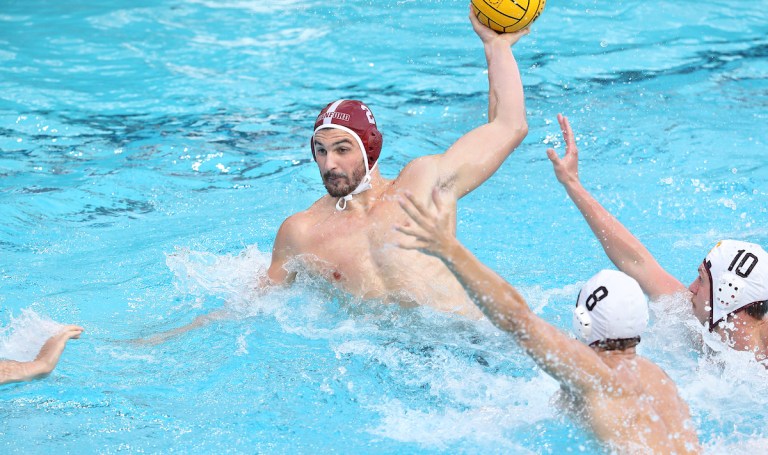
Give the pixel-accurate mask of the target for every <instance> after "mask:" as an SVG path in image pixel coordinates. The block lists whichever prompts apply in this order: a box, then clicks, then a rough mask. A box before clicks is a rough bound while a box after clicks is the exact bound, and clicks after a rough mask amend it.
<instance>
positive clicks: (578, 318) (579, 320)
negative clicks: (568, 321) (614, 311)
mask: <svg viewBox="0 0 768 455" xmlns="http://www.w3.org/2000/svg"><path fill="white" fill-rule="evenodd" d="M573 330H574V331H575V332H576V334H577V335H578V336H579V337H580V338H581V339H582V340H588V339H589V337H590V335H592V318H591V317H590V316H589V311H588V310H587V309H586V308H585V307H583V306H577V307H576V308H574V309H573Z"/></svg>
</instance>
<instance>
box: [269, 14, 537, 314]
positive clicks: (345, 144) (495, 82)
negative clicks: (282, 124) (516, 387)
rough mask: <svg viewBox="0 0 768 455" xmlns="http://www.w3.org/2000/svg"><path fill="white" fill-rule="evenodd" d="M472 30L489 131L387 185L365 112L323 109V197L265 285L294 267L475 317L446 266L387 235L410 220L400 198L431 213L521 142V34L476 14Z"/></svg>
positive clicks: (285, 229) (291, 236)
mask: <svg viewBox="0 0 768 455" xmlns="http://www.w3.org/2000/svg"><path fill="white" fill-rule="evenodd" d="M470 20H471V22H472V26H473V28H474V30H475V32H476V33H477V35H478V36H479V37H480V39H481V40H482V42H483V46H484V49H485V56H486V59H487V64H488V80H489V102H488V120H489V122H488V123H487V124H485V125H482V126H480V127H478V128H476V129H474V130H472V131H470V132H469V133H467V134H465V135H464V136H462V137H461V138H459V139H458V140H457V141H456V142H455V143H454V144H453V145H452V146H451V147H450V148H449V149H448V150H447V151H445V153H443V154H438V155H430V156H424V157H420V158H417V159H415V160H413V161H411V162H410V163H409V164H408V165H406V166H405V168H404V169H403V170H402V171H401V172H400V175H398V176H397V178H395V179H394V180H387V179H384V178H383V177H382V176H381V174H380V173H379V169H378V167H377V163H378V158H379V153H380V151H381V146H382V136H381V133H380V132H379V130H378V127H377V124H376V121H375V119H374V116H373V113H372V112H371V110H370V109H369V108H368V107H367V106H366V105H365V104H363V103H361V102H359V101H354V100H339V101H336V102H333V103H331V104H329V105H328V106H326V107H325V108H324V109H323V110H322V112H321V113H320V115H319V116H318V117H317V120H316V122H315V129H314V134H313V136H312V139H311V149H312V154H313V157H314V159H315V161H316V162H317V166H318V168H319V170H320V174H321V176H322V179H323V183H324V185H325V187H326V189H327V190H328V195H326V196H323V197H322V198H320V199H319V200H318V201H317V202H315V203H314V204H313V205H312V206H311V207H309V208H308V209H307V210H305V211H303V212H300V213H297V214H295V215H292V216H290V217H289V218H288V219H286V220H285V221H284V222H283V224H282V226H281V227H280V229H279V231H278V233H277V236H276V239H275V244H274V248H273V252H272V263H271V265H270V267H269V270H268V278H269V282H270V283H271V284H283V283H290V282H291V281H292V280H293V279H294V277H295V275H296V269H295V268H294V266H295V263H296V262H299V263H300V264H302V266H303V267H308V268H309V269H310V270H311V271H312V272H313V273H316V274H318V275H321V276H323V277H326V278H327V279H328V280H329V281H332V282H334V283H335V284H336V285H337V286H338V287H340V288H341V289H343V290H345V291H347V292H349V293H350V294H353V295H356V296H360V297H363V298H374V299H376V298H381V299H386V300H391V301H404V302H411V303H417V304H423V305H430V306H432V307H435V308H437V309H439V310H442V311H446V312H453V313H458V314H462V315H466V316H470V317H476V318H479V317H480V316H481V315H480V313H479V312H478V310H477V309H476V308H475V307H474V305H472V304H471V302H470V300H469V299H468V297H467V295H466V293H465V292H464V291H463V290H462V287H461V285H460V284H459V283H458V281H456V279H455V278H454V277H453V275H452V274H451V273H450V271H449V270H448V269H447V268H446V267H445V266H444V265H443V264H442V262H440V261H439V260H437V259H435V258H431V257H427V256H424V255H421V254H418V253H416V252H410V251H406V252H404V251H403V250H400V249H398V248H396V247H394V246H393V245H394V244H395V243H396V241H397V237H399V236H400V234H398V233H397V232H394V231H392V229H391V226H392V223H393V222H397V221H398V220H403V219H404V218H405V217H406V215H405V213H403V211H402V209H401V208H400V206H399V204H398V202H397V197H396V195H397V194H398V193H399V192H401V191H403V190H408V191H410V192H411V193H412V194H414V195H415V197H416V198H418V199H419V200H420V201H422V202H423V203H428V202H429V201H431V198H430V194H431V191H432V188H433V187H434V186H436V185H437V186H439V187H440V188H443V190H444V191H445V192H446V194H449V195H450V197H451V198H454V199H459V198H461V197H463V196H465V195H466V194H468V193H469V192H470V191H472V190H474V189H475V188H477V187H478V186H479V185H480V184H482V183H483V182H484V181H486V180H487V179H488V178H489V177H490V176H491V175H493V173H494V172H495V171H496V170H497V169H498V168H499V167H500V166H501V164H502V163H503V162H504V160H505V159H506V158H507V157H508V156H509V155H510V153H512V151H513V150H514V149H515V148H516V147H517V146H518V145H519V144H520V143H521V142H522V141H523V139H524V138H525V136H526V134H527V131H528V129H527V128H528V126H527V123H526V117H525V105H524V98H523V86H522V82H521V80H520V74H519V71H518V67H517V63H516V62H515V59H514V57H513V55H512V52H511V49H510V46H511V45H513V44H514V43H515V42H517V41H518V39H520V37H522V36H523V35H525V34H526V33H527V31H525V32H518V33H514V34H497V33H496V32H494V31H492V30H491V29H489V28H487V27H485V26H483V25H481V24H480V23H479V22H478V21H477V19H476V18H475V16H474V15H473V14H470ZM453 215H454V218H455V213H454V214H453ZM452 229H455V223H454V225H453V226H452Z"/></svg>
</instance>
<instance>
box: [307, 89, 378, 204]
mask: <svg viewBox="0 0 768 455" xmlns="http://www.w3.org/2000/svg"><path fill="white" fill-rule="evenodd" d="M325 128H335V129H339V130H342V131H345V132H347V133H349V134H351V135H352V137H353V138H354V139H355V141H356V142H357V145H358V146H359V147H360V150H361V151H362V153H363V162H364V163H365V177H363V180H361V181H360V184H358V186H357V188H355V189H354V190H353V191H352V192H351V193H349V194H348V195H346V196H344V197H341V198H339V200H338V202H337V203H336V209H337V210H344V209H345V208H346V207H347V201H349V200H351V199H352V196H353V195H355V194H359V193H362V192H363V191H365V190H368V189H370V188H371V171H372V170H373V168H374V167H375V166H376V164H377V163H378V159H379V155H380V154H381V146H382V145H383V142H384V138H383V137H382V136H381V133H380V132H379V130H378V128H377V127H376V119H375V118H374V117H373V112H371V110H370V109H368V106H366V105H365V104H363V103H362V102H360V101H357V100H336V101H334V102H332V103H329V104H328V105H327V106H325V107H324V108H323V110H322V111H320V115H318V116H317V119H316V120H315V129H314V131H313V132H312V138H311V139H310V147H311V148H312V158H313V159H314V160H315V161H317V156H316V155H315V134H317V132H318V131H319V130H321V129H325Z"/></svg>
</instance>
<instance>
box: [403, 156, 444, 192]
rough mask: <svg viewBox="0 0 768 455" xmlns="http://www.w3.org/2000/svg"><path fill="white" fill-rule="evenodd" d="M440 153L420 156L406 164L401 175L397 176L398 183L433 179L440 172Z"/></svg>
mask: <svg viewBox="0 0 768 455" xmlns="http://www.w3.org/2000/svg"><path fill="white" fill-rule="evenodd" d="M439 166H440V155H427V156H420V157H418V158H416V159H414V160H412V161H411V162H409V163H408V164H406V165H405V167H404V168H403V170H402V171H400V175H398V176H397V179H396V180H397V183H398V184H400V185H403V184H406V185H408V184H412V183H421V182H425V181H433V180H435V179H436V176H437V175H438V172H439Z"/></svg>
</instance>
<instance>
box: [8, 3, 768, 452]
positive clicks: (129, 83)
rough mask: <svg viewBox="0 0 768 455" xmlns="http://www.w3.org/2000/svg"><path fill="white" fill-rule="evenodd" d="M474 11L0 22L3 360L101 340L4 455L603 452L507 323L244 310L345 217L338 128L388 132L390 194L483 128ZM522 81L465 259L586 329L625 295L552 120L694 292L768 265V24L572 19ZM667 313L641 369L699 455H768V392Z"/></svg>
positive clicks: (171, 13)
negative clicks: (730, 270)
mask: <svg viewBox="0 0 768 455" xmlns="http://www.w3.org/2000/svg"><path fill="white" fill-rule="evenodd" d="M466 4H467V2H466V1H464V0H461V1H459V0H455V1H454V0H443V1H440V0H432V1H404V0H401V1H397V0H384V1H376V2H374V1H370V0H347V1H341V2H327V1H317V0H304V1H296V0H222V1H214V0H137V1H134V2H128V3H126V2H123V4H122V5H119V4H117V3H110V2H95V1H78V2H53V1H43V0H29V1H26V2H20V1H13V0H5V1H3V2H0V219H2V223H1V224H0V252H1V253H2V256H1V257H2V259H0V327H2V332H0V357H6V358H15V359H28V358H31V357H34V355H35V352H36V350H37V348H38V347H39V346H40V344H41V343H42V342H43V340H44V339H45V338H46V336H48V335H49V334H51V333H53V332H54V331H55V330H56V322H58V323H77V324H81V325H83V326H84V327H85V328H86V333H85V334H84V335H83V337H82V339H80V340H75V341H72V342H70V344H69V345H68V347H67V349H66V351H65V353H64V356H63V357H62V360H61V362H60V364H59V366H58V368H57V369H56V370H55V371H54V373H53V374H52V375H51V376H50V377H49V378H48V379H46V380H44V381H36V382H32V383H25V384H17V385H6V386H2V387H0V393H1V394H2V399H0V452H2V453H25V454H26V453H52V452H53V453H75V452H76V453H116V452H123V453H147V452H148V453H158V452H177V453H426V454H430V453H481V452H482V453H564V452H576V453H580V452H581V453H600V450H601V449H600V448H599V446H598V445H597V444H596V443H595V441H594V440H593V439H592V438H591V437H589V436H586V435H585V434H584V432H583V431H582V429H581V427H579V426H578V425H577V424H574V423H573V422H570V421H568V420H566V419H563V418H562V417H561V415H560V413H559V412H558V411H557V410H556V409H554V408H553V407H552V406H551V405H550V398H551V396H552V395H553V394H554V392H555V391H556V390H557V385H556V383H555V382H554V381H553V380H552V379H550V378H548V377H547V376H545V375H544V374H542V373H541V372H540V371H539V370H537V369H536V368H535V367H534V365H533V363H532V362H531V361H529V360H528V359H527V358H526V357H525V356H524V355H523V354H522V352H521V351H520V350H519V349H518V348H517V347H516V346H515V345H514V343H512V342H511V341H510V340H509V338H508V337H506V336H505V335H504V334H502V333H501V332H499V331H497V330H496V329H494V328H493V327H492V326H490V324H488V323H486V322H481V323H473V322H469V321H466V320H462V319H460V318H456V317H451V316H447V315H444V314H438V313H436V312H434V311H431V310H429V309H426V308H421V309H401V308H396V307H391V306H382V305H381V304H377V303H376V302H360V301H355V300H353V299H350V298H349V297H348V296H345V295H342V294H339V293H338V292H336V291H333V290H330V289H328V287H327V286H325V285H324V284H323V283H322V282H317V281H314V280H312V279H310V278H303V279H300V280H299V282H298V283H297V284H296V285H295V286H293V287H292V288H290V289H284V290H279V291H275V292H271V293H269V294H267V295H264V296H258V295H253V294H252V293H251V291H250V290H249V283H250V282H252V280H253V279H254V277H256V276H258V275H259V274H260V273H263V271H264V268H265V266H266V264H267V263H268V260H269V254H270V251H271V245H272V242H273V240H274V235H275V232H276V230H277V228H278V226H279V225H280V223H281V222H282V220H283V219H285V217H287V216H288V215H290V214H292V213H294V212H296V211H299V210H302V209H304V208H306V207H307V206H308V205H309V204H311V203H312V202H313V201H314V200H315V199H317V198H318V197H320V196H321V195H322V194H323V192H324V189H323V187H322V185H321V183H320V179H319V176H318V173H317V170H316V167H315V165H314V163H313V162H312V161H311V157H310V154H309V150H308V147H307V145H308V144H307V140H308V136H309V134H310V128H311V125H312V121H313V119H314V116H315V115H316V114H317V112H318V110H319V109H320V108H321V107H322V106H324V105H325V104H326V103H327V102H329V101H331V100H334V99H337V98H342V97H343V98H358V99H363V100H365V101H366V102H367V104H368V105H369V106H371V108H372V110H373V111H374V112H375V113H376V116H377V119H378V121H379V123H380V125H381V128H382V130H383V132H384V135H385V145H384V152H383V158H382V160H381V161H380V166H381V169H382V172H383V174H384V176H386V177H393V176H395V175H396V174H397V173H398V171H399V170H400V169H401V168H402V166H403V165H404V164H405V163H407V162H408V161H410V160H411V159H413V158H415V157H417V156H421V155H424V154H431V153H438V152H441V151H443V150H444V149H445V148H447V147H448V146H449V145H450V144H451V143H452V142H453V141H454V140H456V139H457V138H458V137H459V136H460V135H461V134H462V133H464V132H466V131H468V130H470V129H471V128H473V127H475V126H477V125H478V124H480V123H482V122H483V121H484V115H485V111H486V90H487V86H486V75H485V74H484V69H485V66H484V60H483V55H482V50H481V47H480V43H479V40H478V39H477V37H476V36H475V35H474V34H473V32H472V30H471V28H470V25H469V22H468V20H467V18H466V16H467V6H466ZM515 54H516V56H517V58H518V61H519V63H520V67H521V71H522V75H523V80H524V83H525V87H526V99H527V109H528V120H529V126H530V133H529V136H528V138H527V139H526V140H525V142H524V143H523V145H522V146H521V147H519V149H518V150H517V151H516V152H515V153H514V155H513V156H512V157H511V158H510V159H509V160H508V161H507V162H506V163H505V165H504V166H503V167H502V169H500V170H499V172H498V173H497V174H496V175H495V176H494V177H493V178H492V179H491V180H490V181H489V182H487V183H486V184H485V185H483V186H482V187H480V188H479V189H478V190H477V191H475V192H474V193H473V194H471V195H470V196H468V197H467V198H465V199H463V200H462V201H461V202H460V205H459V236H460V238H461V239H462V240H463V241H464V242H465V243H466V244H467V245H468V246H469V247H470V248H471V249H472V250H473V251H474V252H475V253H476V254H477V255H478V256H479V257H480V258H481V259H482V260H483V261H484V262H486V263H487V264H489V265H490V266H491V267H493V268H494V269H496V270H497V271H499V273H500V274H501V275H502V276H504V277H505V278H507V279H508V280H509V281H510V282H512V283H513V284H515V285H518V286H519V288H520V290H521V291H522V292H523V294H524V295H525V296H526V297H527V298H528V300H529V302H530V305H531V307H532V308H533V309H534V310H535V311H536V312H537V313H539V314H541V315H542V316H543V317H544V318H546V319H547V320H549V321H551V322H552V323H553V324H556V325H558V326H559V327H562V328H564V329H566V330H568V329H569V327H570V311H571V307H572V305H573V302H574V301H575V298H576V294H577V292H578V288H579V285H580V284H581V283H583V281H584V280H585V279H586V278H588V277H589V276H591V275H592V274H593V273H595V272H596V271H598V270H599V269H601V268H605V267H608V266H609V262H608V260H607V259H606V258H605V256H604V255H603V253H602V251H601V250H600V248H599V245H598V243H597V242H596V241H595V240H594V238H593V237H592V235H591V233H590V231H589V230H588V228H587V226H586V224H585V223H584V222H583V220H582V219H581V217H580V215H579V213H578V212H577V211H576V210H575V208H574V207H572V205H571V204H570V202H569V201H568V200H567V198H566V196H565V193H564V191H563V190H562V188H561V187H559V185H558V184H557V182H556V180H555V178H554V176H553V174H552V171H551V165H550V164H549V162H548V160H547V159H546V156H545V150H546V148H547V147H550V146H554V147H558V150H560V151H562V146H561V144H560V131H559V128H558V126H557V123H556V120H555V118H556V114H557V113H558V112H563V113H565V114H566V115H568V116H569V117H570V119H571V121H572V124H573V126H574V128H575V129H576V132H577V136H578V137H579V140H580V146H581V155H582V163H581V175H582V180H583V181H584V183H585V185H586V186H587V187H588V188H589V189H591V190H592V191H593V192H594V194H595V196H596V197H597V198H598V199H599V200H600V201H602V202H603V203H604V204H605V205H606V207H607V208H608V209H609V210H610V211H612V212H613V213H614V214H615V215H617V216H618V217H619V219H620V220H621V221H623V222H624V223H625V224H626V225H627V226H628V227H629V228H630V229H631V230H632V231H633V232H634V233H635V234H636V235H637V236H638V237H639V238H640V239H641V240H642V241H643V242H644V243H645V244H646V245H647V246H648V247H649V249H650V250H651V251H652V252H653V253H654V254H656V256H657V258H658V259H659V262H661V264H662V265H663V266H665V267H666V268H667V269H668V270H669V271H670V272H672V273H673V274H674V275H676V276H677V277H678V278H680V279H681V280H682V281H683V282H685V283H688V282H690V281H691V280H693V278H694V276H695V270H696V267H697V265H698V263H699V262H700V261H701V259H702V257H703V255H704V254H705V253H706V251H707V250H708V249H709V248H710V247H711V246H712V245H713V244H714V242H715V241H717V240H718V239H720V238H738V239H748V240H750V241H753V242H756V243H760V244H762V245H763V246H768V227H766V221H768V214H767V213H766V207H768V204H767V201H768V198H767V195H768V183H766V182H768V166H767V165H766V163H767V161H766V159H765V158H764V157H765V153H766V144H768V129H766V128H765V124H766V121H767V120H768V59H767V58H766V57H768V1H765V0H751V1H749V2H745V1H743V0H738V1H737V0H724V1H721V2H699V1H693V0H680V1H677V2H668V3H665V4H663V6H662V5H658V4H654V3H652V2H645V1H640V0H625V1H615V2H605V1H602V2H600V1H597V0H575V1H568V2H566V1H560V0H549V2H548V5H547V10H546V11H545V12H544V14H543V15H542V16H541V18H540V19H539V21H538V22H537V23H536V25H535V27H534V30H533V32H532V33H531V34H530V35H529V36H527V37H526V38H524V39H523V40H522V41H521V42H520V43H519V44H518V45H516V46H515ZM222 306H226V307H228V308H230V309H231V310H232V312H233V314H234V316H233V318H231V319H229V320H226V321H222V322H219V323H215V324H212V325H210V326H208V327H205V328H202V329H200V330H198V331H195V332H191V333H189V334H186V335H184V336H181V337H179V338H176V339H173V340H171V341H169V342H167V343H164V344H160V345H154V346H146V345H137V344H134V343H131V342H129V340H132V339H135V338H139V337H145V336H149V335H151V334H153V333H156V332H160V331H163V330H168V329H172V328H174V327H178V326H180V325H183V324H185V323H187V322H190V321H191V320H192V319H193V318H194V317H195V316H198V315H201V314H205V313H207V312H209V311H212V310H214V309H217V308H220V307H222ZM652 310H653V318H652V326H651V328H650V329H649V332H648V334H647V336H646V337H645V338H644V341H643V343H642V344H641V349H640V351H641V353H642V354H644V355H646V356H648V357H649V358H651V359H652V360H654V361H656V362H658V363H659V364H660V365H661V366H662V367H663V368H664V369H665V370H667V372H668V373H669V374H670V376H671V377H672V378H673V379H674V380H675V381H676V382H677V383H678V386H679V388H680V392H681V395H682V396H683V398H684V399H685V400H686V401H687V402H688V403H689V404H690V407H691V411H692V414H693V417H694V420H695V422H696V424H697V426H698V428H699V435H700V438H701V440H702V442H703V444H704V446H705V449H706V451H707V452H709V453H729V454H730V453H758V452H764V451H766V450H767V449H768V435H766V429H765V422H766V420H768V419H767V418H768V411H766V409H768V406H767V405H768V374H766V372H765V371H764V370H763V368H762V367H760V366H758V365H756V364H755V363H754V362H752V361H751V360H750V359H749V356H748V355H741V354H739V353H733V352H728V351H725V352H723V353H722V354H720V355H715V356H702V355H699V354H698V353H697V351H694V350H693V349H692V348H691V347H690V343H689V342H688V340H687V339H686V338H689V337H693V336H694V335H695V334H696V333H697V332H698V331H700V329H699V327H698V326H697V325H696V323H695V321H693V320H692V316H690V315H689V314H688V312H687V307H686V304H685V303H684V302H682V301H681V300H680V299H678V300H675V299H670V300H669V301H663V302H654V303H653V304H652ZM54 321H55V322H54ZM704 338H705V341H706V342H707V344H708V345H709V349H710V350H713V351H718V350H720V349H721V348H722V346H721V345H720V344H719V343H717V342H716V341H715V340H711V339H710V338H709V337H707V336H706V334H705V337H704Z"/></svg>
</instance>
